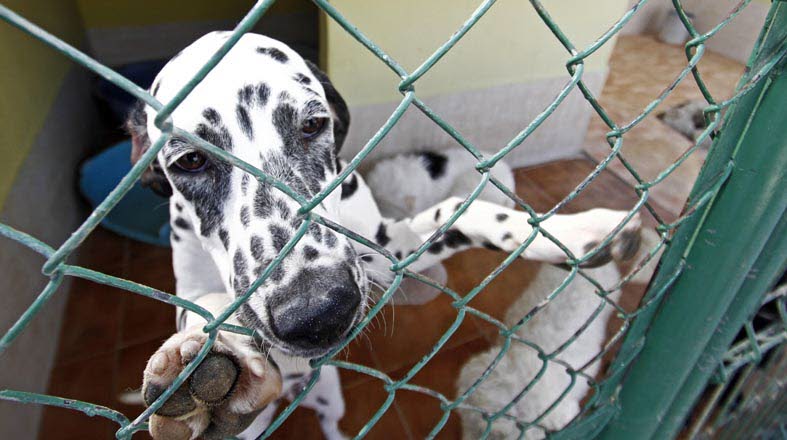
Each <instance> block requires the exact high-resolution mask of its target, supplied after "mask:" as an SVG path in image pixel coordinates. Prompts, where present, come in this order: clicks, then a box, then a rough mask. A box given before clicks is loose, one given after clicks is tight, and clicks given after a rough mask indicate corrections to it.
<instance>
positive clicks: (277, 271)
mask: <svg viewBox="0 0 787 440" xmlns="http://www.w3.org/2000/svg"><path fill="white" fill-rule="evenodd" d="M282 278H284V267H282V265H281V264H279V265H278V266H276V267H274V268H273V272H271V277H270V279H271V281H274V282H277V283H278V282H279V281H281V280H282Z"/></svg>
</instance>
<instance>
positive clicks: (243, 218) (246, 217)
mask: <svg viewBox="0 0 787 440" xmlns="http://www.w3.org/2000/svg"><path fill="white" fill-rule="evenodd" d="M250 221H251V214H249V207H248V206H244V207H242V208H241V209H240V222H241V224H242V225H243V226H244V227H246V228H248V227H249V222H250Z"/></svg>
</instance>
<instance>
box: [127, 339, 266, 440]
mask: <svg viewBox="0 0 787 440" xmlns="http://www.w3.org/2000/svg"><path fill="white" fill-rule="evenodd" d="M206 340H207V335H206V334H205V333H203V332H202V330H201V328H199V327H195V328H191V329H187V330H185V331H183V332H180V333H176V334H174V335H173V336H172V337H170V338H169V339H168V340H167V341H166V342H165V343H164V344H163V345H162V346H161V348H159V349H158V351H156V353H155V354H154V355H153V356H152V357H151V358H150V359H149V360H148V364H147V367H146V368H145V373H144V377H143V385H142V397H143V400H144V401H145V404H146V405H151V404H152V403H153V402H154V401H155V400H156V399H157V398H158V397H159V396H161V394H162V393H163V392H164V391H165V390H166V389H167V387H168V386H169V385H170V384H171V383H172V382H173V381H174V380H175V378H176V377H177V376H178V374H180V372H181V371H182V370H183V369H184V368H185V367H186V365H188V363H189V362H190V361H192V360H193V359H194V358H195V357H196V356H197V353H199V351H200V350H201V349H202V346H203V344H204V343H205V341H206ZM247 341H248V339H247V338H245V337H242V336H238V335H233V334H227V333H222V334H220V335H219V337H218V338H217V339H216V342H215V343H214V344H213V347H212V348H211V351H210V353H208V355H207V356H206V357H205V358H204V359H203V360H202V362H201V363H200V364H199V366H198V367H197V368H196V369H195V370H194V372H193V373H192V374H191V375H190V376H189V378H188V379H187V380H186V381H185V382H183V384H182V385H181V386H180V387H179V388H178V389H177V390H176V391H175V393H174V394H172V396H170V398H169V399H168V400H167V401H166V402H164V404H163V405H162V406H161V407H160V408H159V409H158V410H157V411H156V412H155V414H153V416H151V418H150V421H149V422H150V434H151V435H152V436H153V438H155V439H156V440H187V439H193V438H196V437H200V438H203V439H220V438H226V437H230V436H234V435H237V434H239V433H241V432H242V431H243V430H244V429H246V427H248V426H249V425H250V424H251V422H252V421H253V420H254V418H255V417H256V416H257V415H258V414H259V413H260V411H262V409H263V408H265V406H266V405H267V404H268V403H270V402H271V401H273V400H275V399H277V398H278V397H279V396H280V394H281V377H280V375H279V372H278V371H277V369H276V368H275V367H273V366H272V365H271V364H269V363H268V362H267V361H266V360H265V358H264V356H263V355H262V354H261V353H259V352H257V351H256V350H254V349H253V348H251V347H250V346H248V344H247V343H246V342H247Z"/></svg>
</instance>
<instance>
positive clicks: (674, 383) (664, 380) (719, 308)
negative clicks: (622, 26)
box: [600, 1, 787, 440]
mask: <svg viewBox="0 0 787 440" xmlns="http://www.w3.org/2000/svg"><path fill="white" fill-rule="evenodd" d="M785 45H787V2H781V1H777V2H775V3H774V5H773V9H772V13H771V14H770V15H769V18H768V22H767V23H766V26H765V28H764V30H763V33H762V36H761V41H760V43H759V44H758V46H757V49H756V53H755V54H753V56H752V58H751V60H750V62H749V76H750V75H751V72H753V71H756V67H757V66H758V65H760V64H761V63H762V62H764V60H766V59H768V58H772V57H773V55H774V54H776V53H780V54H783V53H784V48H785ZM780 63H781V64H780V65H777V66H776V67H775V68H774V69H773V70H772V71H771V73H770V74H769V76H768V77H767V78H764V79H763V80H761V81H759V82H758V84H757V85H756V86H754V87H753V88H752V89H751V90H750V92H749V93H748V94H746V95H745V96H744V97H743V98H742V99H741V100H740V101H739V102H738V103H737V105H735V106H734V107H733V108H731V109H730V111H729V112H728V114H727V117H726V120H725V128H724V130H723V132H722V134H721V136H720V137H719V139H717V141H716V143H715V144H714V146H713V149H712V150H711V152H710V153H709V157H708V162H707V163H706V167H705V168H704V169H703V173H702V175H701V176H700V178H699V179H698V181H697V183H696V184H695V188H694V190H693V191H692V194H693V195H697V194H700V193H701V192H702V190H703V188H705V187H706V186H705V185H706V182H707V181H708V180H709V178H710V176H713V175H714V174H716V173H719V172H721V170H723V169H724V168H725V166H729V167H731V171H730V173H729V177H728V178H727V180H726V182H725V183H724V185H723V186H722V187H721V189H720V190H719V192H718V193H717V194H716V195H715V196H714V197H713V198H712V200H711V201H710V202H709V203H708V204H707V205H706V206H705V207H704V208H703V212H698V213H697V214H699V215H697V216H695V219H694V220H693V221H689V222H686V223H684V224H683V225H681V227H680V228H679V230H678V232H677V234H676V237H675V240H674V241H673V246H672V247H671V249H670V251H669V252H668V253H667V255H665V257H664V259H663V260H662V265H661V267H660V268H659V274H657V276H656V278H655V279H654V285H653V286H652V287H657V286H658V285H659V284H660V283H661V281H660V280H661V279H663V278H664V277H665V275H667V274H670V273H672V272H673V270H672V269H674V268H676V267H679V266H680V265H681V264H682V265H684V270H683V271H682V273H681V275H680V276H679V277H678V278H677V280H676V281H675V283H674V284H673V285H672V286H670V290H669V291H668V295H667V296H666V297H665V299H664V300H663V301H662V303H661V305H660V308H659V309H658V312H657V314H656V315H655V317H654V318H653V320H652V322H650V327H649V328H648V330H647V333H646V334H645V335H644V338H642V339H640V340H639V341H637V342H638V343H639V344H638V345H639V346H641V347H642V349H641V351H640V352H639V355H638V357H637V358H636V360H634V361H633V363H632V365H631V368H630V369H629V370H628V371H627V373H626V376H625V379H624V381H623V384H622V387H621V388H620V390H619V394H618V396H617V399H616V404H617V405H619V407H620V412H619V414H618V415H617V416H616V417H615V418H614V419H613V420H612V421H611V422H610V423H609V425H607V427H606V428H605V429H604V430H603V431H602V432H601V435H600V438H603V439H638V440H639V439H643V440H644V439H652V438H670V437H672V436H674V434H675V433H676V432H677V431H678V430H679V429H680V427H681V423H682V422H683V420H684V419H685V417H686V414H687V412H688V411H689V410H690V409H691V406H692V404H693V402H694V401H695V400H696V397H697V395H698V394H699V392H701V390H702V386H703V385H704V383H705V382H706V381H707V379H708V377H709V375H710V373H712V371H713V370H714V369H715V367H716V366H717V365H718V364H717V363H709V358H708V356H711V359H713V358H718V357H719V356H720V354H718V353H715V354H714V353H713V346H715V344H717V343H719V342H721V341H720V339H719V338H731V336H730V333H731V334H732V336H734V334H735V332H736V331H737V330H738V329H739V328H740V325H741V324H742V320H743V319H745V317H746V316H747V314H746V313H740V312H739V311H736V310H734V309H733V307H741V306H743V305H745V304H747V303H750V302H752V301H754V302H756V301H757V300H759V298H761V297H762V295H763V293H764V291H765V289H767V287H768V283H766V282H760V281H761V280H759V279H754V280H752V279H750V277H751V276H762V278H764V279H765V280H770V279H771V278H770V277H769V276H772V275H773V274H774V273H775V272H776V271H778V270H779V268H782V267H784V254H783V252H775V251H774V250H773V249H772V246H773V245H775V244H777V243H778V242H780V241H782V240H780V239H779V238H777V237H774V239H773V240H772V241H770V242H769V239H770V237H772V236H773V234H774V233H780V231H781V228H780V226H779V224H780V222H783V221H784V215H785V208H787V191H785V188H787V179H786V178H785V170H786V169H787V138H785V137H784V135H783V130H784V127H785V126H787V113H786V112H785V108H784V104H785V103H787V72H785V69H784V67H785V59H784V58H782V60H781V61H780ZM744 216H745V217H744ZM771 252H773V253H772V254H771ZM767 255H770V256H771V258H767V257H766V256H767ZM761 256H763V259H760V258H761ZM752 269H758V270H760V271H761V272H763V273H760V274H756V273H755V272H754V271H752ZM752 298H754V300H752ZM725 317H726V318H729V319H731V320H734V321H736V322H731V321H726V320H725V319H724V318H725ZM717 332H718V333H717ZM719 335H721V336H719ZM700 361H702V362H700Z"/></svg>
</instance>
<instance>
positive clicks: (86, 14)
mask: <svg viewBox="0 0 787 440" xmlns="http://www.w3.org/2000/svg"><path fill="white" fill-rule="evenodd" d="M77 3H78V5H79V11H80V14H81V16H82V18H83V21H84V23H85V29H86V31H87V41H88V46H89V48H90V51H91V53H92V55H93V56H94V57H95V58H96V59H98V60H99V61H101V62H103V63H105V64H108V65H110V66H117V65H121V64H126V63H131V62H136V61H142V60H151V59H156V58H169V57H171V56H172V55H174V54H175V53H177V52H179V51H180V50H181V49H182V48H184V47H185V46H187V45H188V44H189V43H191V42H192V41H194V40H196V39H197V38H199V37H200V36H202V35H204V34H206V33H208V32H210V31H213V30H217V29H220V30H225V29H232V28H233V27H235V25H236V24H237V23H238V21H239V20H240V19H241V18H242V17H243V16H244V15H245V14H246V13H247V12H248V11H249V9H250V8H251V7H252V6H253V5H254V3H255V2H253V1H250V0H224V1H221V2H215V1H206V0H202V1H193V0H188V1H187V0H172V1H160V0H77ZM253 31H254V32H259V33H263V34H265V35H268V36H270V37H273V38H277V39H279V40H282V41H285V42H287V43H288V44H290V45H291V46H293V47H294V48H296V50H299V51H301V52H302V53H303V54H304V55H305V56H308V57H310V58H312V59H316V57H317V38H318V35H317V31H318V28H317V8H316V7H315V6H314V4H312V3H311V2H310V1H308V0H278V1H276V2H275V3H274V4H273V6H271V8H270V9H269V10H268V11H267V12H266V13H265V15H263V17H262V18H261V19H260V21H259V22H258V23H257V25H256V26H255V27H254V29H253Z"/></svg>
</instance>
